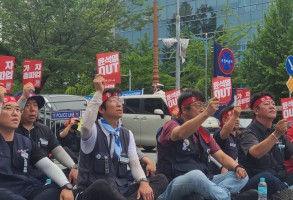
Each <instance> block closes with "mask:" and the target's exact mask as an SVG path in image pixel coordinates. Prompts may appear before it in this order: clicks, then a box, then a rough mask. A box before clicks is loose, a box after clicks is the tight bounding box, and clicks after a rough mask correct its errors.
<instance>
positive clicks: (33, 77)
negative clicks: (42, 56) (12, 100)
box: [22, 60, 43, 88]
mask: <svg viewBox="0 0 293 200" xmlns="http://www.w3.org/2000/svg"><path fill="white" fill-rule="evenodd" d="M42 69H43V61H41V60H24V61H23V66H22V84H23V85H25V84H27V83H29V82H31V83H32V84H33V85H34V87H35V88H39V87H41V83H42Z"/></svg>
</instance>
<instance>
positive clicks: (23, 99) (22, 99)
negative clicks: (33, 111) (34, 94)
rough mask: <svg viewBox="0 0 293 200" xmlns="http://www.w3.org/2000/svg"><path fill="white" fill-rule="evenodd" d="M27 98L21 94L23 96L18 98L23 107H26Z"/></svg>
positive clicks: (20, 105)
mask: <svg viewBox="0 0 293 200" xmlns="http://www.w3.org/2000/svg"><path fill="white" fill-rule="evenodd" d="M26 101H27V99H26V98H25V97H24V96H22V95H21V97H20V98H19V99H18V101H17V103H18V105H19V107H21V109H24V106H25V104H26Z"/></svg>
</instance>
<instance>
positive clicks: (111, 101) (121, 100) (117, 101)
mask: <svg viewBox="0 0 293 200" xmlns="http://www.w3.org/2000/svg"><path fill="white" fill-rule="evenodd" d="M108 101H109V102H110V103H121V104H124V99H120V98H109V99H108Z"/></svg>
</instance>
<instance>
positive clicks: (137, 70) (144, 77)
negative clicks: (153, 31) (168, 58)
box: [121, 34, 175, 94]
mask: <svg viewBox="0 0 293 200" xmlns="http://www.w3.org/2000/svg"><path fill="white" fill-rule="evenodd" d="M121 66H122V67H121V68H122V74H125V75H126V74H128V70H129V69H130V70H131V74H132V90H135V89H142V88H144V93H145V94H149V93H152V88H151V85H152V74H153V73H152V72H153V47H152V42H151V41H150V39H149V38H148V36H147V35H146V34H145V35H144V37H143V38H141V39H139V40H138V44H137V46H136V47H134V49H133V50H132V51H129V52H127V53H126V54H125V55H124V58H123V59H122V63H121ZM128 78H129V77H122V84H121V89H123V90H129V86H128ZM160 80H161V81H160V82H162V83H163V84H164V85H165V86H166V91H167V90H171V89H172V88H174V87H173V85H174V84H173V83H174V82H175V81H174V78H173V77H171V76H170V75H169V74H168V73H165V72H161V71H160Z"/></svg>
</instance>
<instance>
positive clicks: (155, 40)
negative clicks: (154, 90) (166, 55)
mask: <svg viewBox="0 0 293 200" xmlns="http://www.w3.org/2000/svg"><path fill="white" fill-rule="evenodd" d="M153 29H154V32H153V35H154V36H153V47H154V67H153V84H152V85H153V86H156V85H158V83H159V64H158V63H159V61H158V60H159V56H158V1H157V0H154V22H153Z"/></svg>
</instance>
